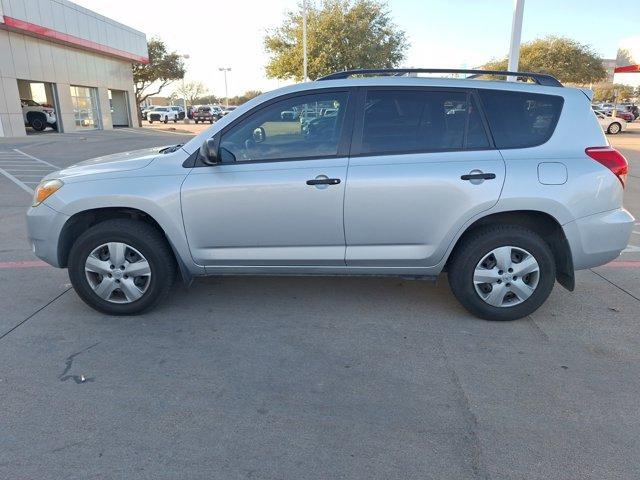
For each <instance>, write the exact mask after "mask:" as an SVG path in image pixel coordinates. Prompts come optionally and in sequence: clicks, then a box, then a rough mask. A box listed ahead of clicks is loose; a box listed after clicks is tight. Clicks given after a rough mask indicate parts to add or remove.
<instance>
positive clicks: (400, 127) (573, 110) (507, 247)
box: [27, 69, 634, 320]
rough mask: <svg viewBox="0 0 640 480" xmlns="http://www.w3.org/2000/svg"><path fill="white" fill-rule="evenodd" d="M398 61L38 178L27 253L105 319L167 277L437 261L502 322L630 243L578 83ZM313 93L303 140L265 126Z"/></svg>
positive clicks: (619, 181)
mask: <svg viewBox="0 0 640 480" xmlns="http://www.w3.org/2000/svg"><path fill="white" fill-rule="evenodd" d="M410 71H411V72H412V73H413V72H416V73H418V72H425V73H434V72H433V71H432V70H429V69H424V70H416V69H412V70H410ZM394 72H395V71H394V70H376V71H370V70H369V71H358V70H356V71H351V72H349V71H346V72H338V73H336V74H333V75H329V76H328V77H325V78H323V79H320V80H317V81H314V82H308V83H302V84H297V85H291V86H288V87H285V88H282V89H279V90H276V91H274V92H270V93H267V94H264V95H262V96H260V97H257V98H254V99H252V100H251V101H249V102H247V104H245V105H243V107H242V112H241V113H240V114H239V115H234V117H235V118H233V119H232V120H231V121H221V122H219V123H216V124H215V125H213V126H211V127H210V128H209V129H207V130H205V131H203V132H202V133H201V134H200V135H198V136H197V137H194V138H193V139H191V140H190V141H188V142H187V143H185V144H184V145H183V144H180V145H176V146H175V147H173V148H165V149H163V150H162V151H158V150H157V149H156V150H146V151H143V152H138V153H137V154H136V153H133V152H129V153H123V154H118V155H115V156H111V157H104V158H102V159H93V160H89V161H87V162H85V163H80V164H76V165H74V166H71V167H68V168H66V169H64V170H61V171H58V172H54V173H51V174H49V175H47V176H46V177H45V178H44V179H43V180H42V182H41V183H40V184H39V185H38V187H37V188H36V191H35V195H34V201H33V204H32V207H31V208H30V209H29V211H28V213H27V226H28V232H29V240H30V242H31V246H32V249H33V251H34V252H35V254H36V255H37V256H38V257H40V258H42V259H43V260H45V261H46V262H48V263H50V264H52V265H54V266H56V267H64V268H68V270H69V278H70V280H71V284H72V285H73V287H74V289H75V291H76V292H77V293H78V295H79V296H80V298H81V299H82V300H84V301H85V302H86V303H87V304H88V305H90V306H91V307H93V308H95V309H97V310H99V311H101V312H105V313H108V314H118V315H126V314H136V313H140V312H143V311H145V310H147V309H149V308H151V307H152V306H153V305H154V304H156V303H157V302H158V301H160V300H161V299H163V298H165V297H166V296H167V294H168V293H169V291H170V287H171V284H172V283H173V281H174V279H175V278H176V277H177V276H178V275H179V276H180V277H182V279H183V280H184V281H185V282H186V283H189V282H190V281H191V279H192V278H193V277H194V276H200V275H234V274H260V275H292V274H293V275H324V276H326V275H398V276H406V277H412V278H435V277H437V276H438V275H439V274H440V273H441V272H443V271H446V272H447V276H448V283H449V285H450V287H451V289H452V291H453V293H454V295H455V297H456V298H457V299H458V300H459V301H460V303H461V304H462V305H463V306H464V307H465V308H467V309H468V310H469V311H470V312H472V313H473V314H475V315H477V316H479V317H481V318H486V319H491V320H514V319H517V318H522V317H526V316H527V315H529V314H531V313H532V312H534V311H535V310H536V309H538V308H539V307H540V306H541V305H542V304H543V303H544V302H545V300H546V299H547V298H548V296H549V294H550V293H551V291H552V289H553V287H554V284H555V282H556V281H557V282H558V283H560V284H561V285H562V286H563V287H565V288H566V289H567V290H569V291H572V290H573V289H574V288H575V271H576V270H581V269H588V268H592V267H596V266H599V265H603V264H606V263H608V262H610V261H612V260H614V259H615V258H617V257H618V256H619V255H620V252H621V251H622V250H623V249H624V248H626V246H627V245H628V242H629V237H630V236H631V232H632V230H633V228H634V218H633V216H632V215H631V214H629V212H627V210H625V209H624V207H623V205H622V199H623V193H624V188H625V184H626V181H627V174H628V163H627V161H626V159H625V158H624V157H623V156H622V155H621V154H620V152H618V151H617V150H615V149H614V148H612V147H611V146H610V145H609V144H608V142H607V140H606V138H605V135H604V133H603V132H602V129H601V128H600V126H599V125H598V121H597V120H596V115H594V114H593V113H592V111H591V109H590V108H589V104H588V103H587V99H586V97H585V95H584V92H583V91H582V90H581V89H579V88H571V87H563V85H562V84H561V83H560V82H558V81H557V80H556V79H555V78H553V77H551V76H548V75H543V74H523V73H510V72H506V74H507V75H513V76H518V77H522V76H525V75H526V76H527V77H529V78H531V79H532V80H533V81H534V82H535V83H521V82H520V83H517V82H508V81H497V80H478V79H468V78H467V79H458V78H434V77H429V78H425V77H403V76H397V75H390V73H394ZM406 72H407V70H402V71H399V72H398V73H406ZM465 72H466V73H468V72H467V71H465ZM451 73H461V72H459V71H452V72H451ZM374 74H379V75H380V76H373V75H374ZM352 75H353V76H355V77H354V78H351V76H352ZM363 75H368V76H366V77H363ZM496 75H505V72H496ZM322 104H330V105H332V106H333V108H335V109H336V112H335V113H334V112H332V113H331V116H329V117H327V122H328V123H327V124H325V125H324V126H323V127H322V128H319V129H318V130H317V132H316V133H317V134H313V135H307V134H305V133H304V132H302V131H301V129H300V128H295V127H296V125H295V124H292V123H293V122H290V124H288V125H283V124H282V122H281V120H280V113H281V112H283V111H292V110H294V107H295V110H297V111H301V112H302V111H305V110H307V111H311V110H313V109H315V108H316V106H317V105H322ZM454 104H455V105H459V107H456V108H455V109H454V110H455V112H454V113H450V112H451V110H452V108H451V105H454ZM201 108H204V107H201ZM151 115H155V111H154V112H152V113H151ZM320 118H321V117H320ZM320 118H318V117H316V119H317V120H318V121H319V120H320ZM328 119H335V121H334V120H331V121H330V122H329V121H328ZM311 121H314V120H311ZM312 129H313V127H312ZM347 172H348V175H347ZM374 294H375V292H373V293H372V295H374ZM273 295H274V296H276V295H278V292H276V291H274V293H273ZM556 295H561V294H560V292H556ZM272 301H277V299H275V298H274V299H272Z"/></svg>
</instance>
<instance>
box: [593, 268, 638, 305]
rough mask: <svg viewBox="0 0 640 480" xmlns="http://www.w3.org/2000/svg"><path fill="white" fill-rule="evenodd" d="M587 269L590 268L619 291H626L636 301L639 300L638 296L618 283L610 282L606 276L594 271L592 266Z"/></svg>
mask: <svg viewBox="0 0 640 480" xmlns="http://www.w3.org/2000/svg"><path fill="white" fill-rule="evenodd" d="M589 270H591V271H592V272H593V273H595V274H596V275H597V276H599V277H600V278H601V279H603V280H604V281H606V282H609V283H610V284H611V285H613V286H614V287H616V288H617V289H618V290H620V291H621V292H624V293H626V294H627V295H629V296H630V297H631V298H633V299H635V300H637V301H638V302H640V298H638V297H636V296H635V295H634V294H633V293H631V292H630V291H629V290H626V289H624V288H622V287H621V286H620V285H618V284H617V283H615V282H612V281H611V280H609V279H608V278H607V277H605V276H604V275H602V274H600V273H598V272H596V271H595V270H594V269H593V268H590V269H589Z"/></svg>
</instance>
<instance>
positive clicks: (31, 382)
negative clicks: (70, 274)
mask: <svg viewBox="0 0 640 480" xmlns="http://www.w3.org/2000/svg"><path fill="white" fill-rule="evenodd" d="M168 127H171V125H168ZM638 127H640V125H638V124H635V125H632V126H631V127H630V130H629V131H628V132H626V133H624V134H620V135H618V136H612V137H611V138H610V141H611V142H612V144H613V145H614V146H616V147H617V148H619V149H620V150H621V151H622V152H623V153H624V154H625V156H626V157H627V159H628V160H629V162H630V165H631V172H630V173H631V175H630V176H629V182H628V186H627V189H626V193H625V203H626V207H627V208H628V209H629V210H630V211H631V212H632V213H633V214H634V216H636V218H640V128H638ZM176 128H177V127H176ZM188 138H190V136H189V135H186V134H182V133H181V132H180V131H171V130H169V131H167V130H164V129H161V128H153V129H150V128H145V129H130V128H124V129H117V130H113V131H104V132H99V131H95V132H89V133H74V134H60V135H46V136H34V137H30V138H24V139H20V140H19V141H18V140H16V139H0V173H2V175H0V222H1V225H2V228H0V298H2V303H1V305H0V307H1V311H0V364H1V365H2V370H1V371H0V405H1V407H2V413H1V414H0V418H1V419H2V420H1V423H0V478H11V479H16V478H25V479H49V478H51V479H60V478H65V479H74V478H78V479H87V478H150V479H164V478H167V479H175V478H184V479H195V478H214V479H224V480H232V479H245V478H253V479H296V480H300V479H338V478H340V479H343V478H344V479H403V480H407V479H421V480H422V479H429V478H433V479H456V480H458V479H485V478H490V479H524V478H526V479H598V480H600V479H614V478H616V479H617V478H620V479H631V478H637V477H638V472H639V471H640V442H639V441H638V436H639V432H640V410H639V409H638V402H639V400H638V399H639V398H640V375H638V372H639V371H640V225H638V226H637V228H636V229H635V232H634V234H633V235H632V238H631V244H630V245H629V247H628V248H627V250H626V251H625V252H624V253H623V255H622V256H621V257H620V259H619V260H618V261H616V262H613V263H611V264H609V265H606V266H603V267H599V268H595V269H592V270H586V271H581V272H578V274H577V281H576V284H577V285H576V290H575V291H574V292H572V293H569V292H567V291H566V290H564V289H563V288H562V287H560V286H559V285H556V287H555V289H554V291H553V293H552V295H551V297H550V299H549V300H548V301H547V303H546V304H545V305H543V306H542V307H541V308H540V309H539V310H538V311H537V312H536V313H535V314H533V315H532V316H530V317H528V318H526V319H523V320H520V321H515V322H511V323H498V322H487V321H482V320H478V319H476V318H474V317H472V316H470V315H469V314H468V313H467V312H466V311H465V310H463V308H462V307H461V306H460V305H459V304H458V303H457V302H456V301H455V299H454V298H453V295H452V294H451V292H450V291H449V287H448V285H447V280H446V277H444V276H442V277H441V278H440V279H439V280H438V282H437V283H436V284H432V283H428V282H420V281H405V280H401V279H393V278H270V277H239V278H226V277H225V278H206V279H199V280H197V281H196V282H195V283H194V284H193V285H192V286H191V287H190V288H189V289H186V288H184V287H182V286H180V285H177V286H176V287H174V291H173V293H172V295H171V296H170V297H169V298H167V299H166V300H164V301H163V302H162V303H161V304H160V305H159V307H158V308H157V309H155V310H153V311H152V312H150V313H148V314H146V315H144V316H140V317H109V316H105V315H101V314H99V313H97V312H95V311H93V310H91V309H90V308H89V307H87V306H86V305H85V304H84V303H82V301H81V300H80V299H79V298H78V297H77V296H76V294H75V293H74V292H73V290H71V289H70V285H69V280H68V278H67V274H66V271H64V270H58V269H54V268H52V267H48V266H45V265H43V264H42V263H41V262H40V261H38V260H37V259H36V258H35V257H34V256H33V254H32V253H31V250H30V247H29V244H28V242H27V239H26V232H25V221H24V213H25V210H26V208H27V207H28V205H29V204H30V201H31V196H30V194H29V193H28V191H29V189H30V188H33V187H34V186H35V184H36V183H37V182H38V180H39V179H40V178H41V177H42V176H43V175H45V174H47V173H49V172H51V171H53V170H55V169H58V168H61V167H65V166H68V165H71V164H73V163H76V162H78V161H80V160H84V159H87V158H91V157H95V156H98V155H104V154H108V153H115V152H120V151H125V150H133V149H140V148H145V147H151V146H160V145H170V144H175V143H181V142H184V141H185V140H187V139H188ZM211 208H221V206H215V205H213V206H212V207H211ZM639 222H640V220H639Z"/></svg>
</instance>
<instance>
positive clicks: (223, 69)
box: [218, 67, 231, 108]
mask: <svg viewBox="0 0 640 480" xmlns="http://www.w3.org/2000/svg"><path fill="white" fill-rule="evenodd" d="M218 70H220V71H221V72H224V101H225V104H226V107H227V108H229V93H228V91H227V72H230V71H231V67H220V68H218Z"/></svg>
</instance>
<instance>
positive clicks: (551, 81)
mask: <svg viewBox="0 0 640 480" xmlns="http://www.w3.org/2000/svg"><path fill="white" fill-rule="evenodd" d="M407 73H466V74H470V75H471V76H470V77H467V78H475V77H478V76H480V75H504V76H507V77H526V78H530V79H531V80H533V81H534V82H535V83H537V84H538V85H544V86H546V87H562V83H560V82H559V81H558V79H557V78H556V77H554V76H552V75H548V74H546V73H531V72H508V71H504V70H464V69H455V68H453V69H452V68H370V69H359V70H344V71H342V72H335V73H332V74H330V75H325V76H324V77H320V78H318V80H341V79H345V78H349V77H351V76H353V75H382V76H385V75H388V76H400V75H405V74H407Z"/></svg>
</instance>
